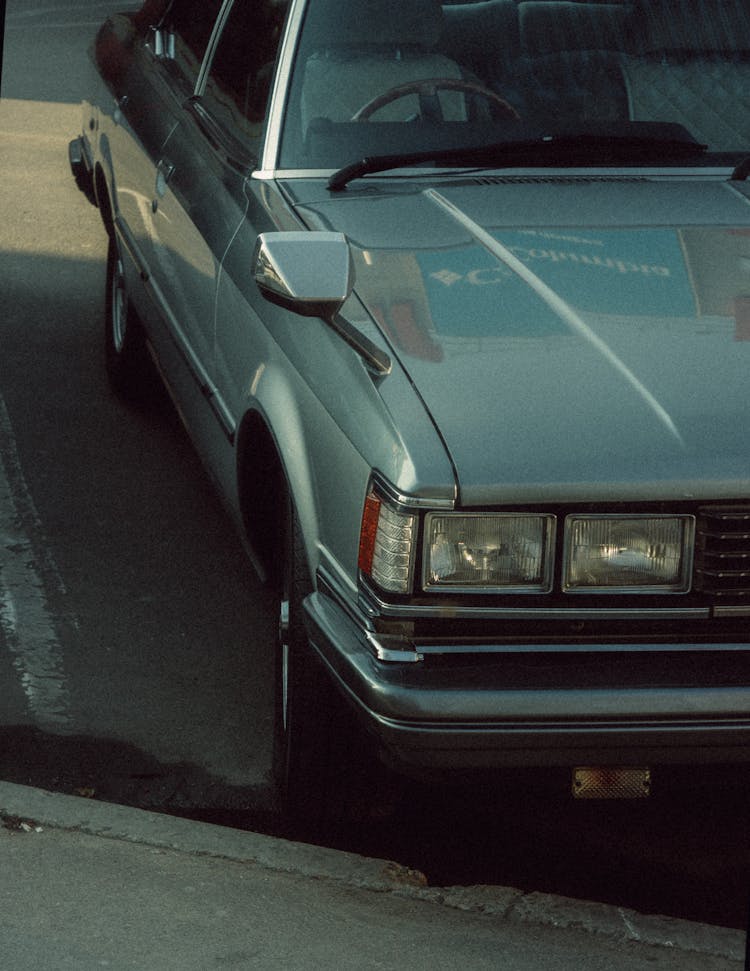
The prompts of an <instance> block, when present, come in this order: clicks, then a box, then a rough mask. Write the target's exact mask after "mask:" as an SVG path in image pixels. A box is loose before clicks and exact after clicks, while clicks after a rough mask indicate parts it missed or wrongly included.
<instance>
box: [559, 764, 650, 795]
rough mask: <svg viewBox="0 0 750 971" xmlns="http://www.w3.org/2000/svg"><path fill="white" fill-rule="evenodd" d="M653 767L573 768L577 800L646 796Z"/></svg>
mask: <svg viewBox="0 0 750 971" xmlns="http://www.w3.org/2000/svg"><path fill="white" fill-rule="evenodd" d="M650 794H651V770H650V769H648V768H635V767H633V766H601V765H595V766H583V767H580V768H577V769H573V796H574V798H576V799H646V798H647V797H648V796H649V795H650Z"/></svg>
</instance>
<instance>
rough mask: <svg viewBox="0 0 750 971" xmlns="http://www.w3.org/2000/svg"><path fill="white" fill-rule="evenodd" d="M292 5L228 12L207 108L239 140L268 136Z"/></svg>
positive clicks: (268, 1)
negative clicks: (267, 124) (277, 67)
mask: <svg viewBox="0 0 750 971" xmlns="http://www.w3.org/2000/svg"><path fill="white" fill-rule="evenodd" d="M287 6H288V2H287V0H256V2H254V3H246V2H242V0H239V2H236V3H235V4H234V5H233V7H232V9H231V10H230V12H229V15H228V17H227V19H226V21H225V24H224V27H223V28H222V32H221V36H220V38H219V40H218V43H217V45H216V48H215V51H214V54H213V57H212V60H211V64H210V67H209V71H208V75H207V79H206V87H205V91H204V94H203V104H204V107H205V108H206V110H208V111H210V112H211V113H212V114H213V115H214V117H215V118H216V119H217V120H218V121H220V122H221V123H223V124H225V125H226V126H227V127H228V128H230V129H232V131H233V133H234V134H235V135H240V136H242V135H243V134H244V135H245V136H247V137H249V138H251V139H256V138H258V137H259V135H260V134H261V132H262V130H263V122H264V119H265V116H266V110H267V106H268V99H269V94H270V89H271V80H272V77H273V71H274V64H275V61H276V54H277V51H278V48H279V41H280V39H281V33H282V29H283V24H284V17H285V15H286V9H287Z"/></svg>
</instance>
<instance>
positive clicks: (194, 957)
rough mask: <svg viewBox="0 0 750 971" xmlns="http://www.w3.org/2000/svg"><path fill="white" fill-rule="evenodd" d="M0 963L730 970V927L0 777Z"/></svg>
mask: <svg viewBox="0 0 750 971" xmlns="http://www.w3.org/2000/svg"><path fill="white" fill-rule="evenodd" d="M0 822H2V827H1V828H0V856H2V859H3V866H2V868H1V869H0V966H2V967H5V968H13V969H14V971H73V969H75V971H89V969H91V971H93V969H96V968H110V969H115V971H121V969H122V971H124V969H133V968H136V969H143V971H146V969H154V968H158V969H160V971H170V969H172V968H174V969H180V971H193V969H195V971H207V969H210V968H230V967H231V968H290V969H295V968H300V969H302V968H304V969H314V968H330V967H336V968H357V969H367V968H373V969H375V968H379V969H390V968H393V969H401V971H411V969H422V968H424V969H427V968H429V969H431V971H438V969H442V968H445V969H451V971H453V969H455V968H456V967H462V966H463V967H467V968H471V969H472V971H474V969H477V971H481V969H484V968H487V969H489V968H493V969H498V968H503V969H505V968H507V969H512V971H532V969H533V971H545V969H549V971H552V969H554V971H567V969H570V971H572V969H576V971H593V969H597V971H626V969H639V968H654V969H659V971H661V969H664V971H667V969H669V971H730V969H739V968H741V966H742V962H743V954H744V946H745V941H744V938H745V935H744V934H742V933H741V932H740V931H734V930H728V929H726V928H716V927H710V926H708V925H704V924H693V923H689V922H686V921H679V920H673V919H667V918H662V917H653V916H643V915H640V914H637V913H635V912H634V911H629V910H625V909H623V908H618V907H611V906H605V905H601V904H593V903H586V902H582V901H574V900H570V899H567V898H562V897H552V896H548V895H544V894H538V893H530V894H524V893H521V892H520V891H518V890H514V889H512V888H502V887H470V888H435V887H427V886H425V885H424V879H423V878H422V876H421V874H419V873H417V872H415V871H410V870H407V869H405V868H403V867H400V866H399V865H397V864H393V863H388V862H387V861H384V860H375V859H368V858H365V857H360V856H356V855H354V854H349V853H340V852H337V851H334V850H328V849H321V848H318V847H311V846H307V845H305V844H301V843H293V842H288V841H283V840H277V839H274V838H272V837H267V836H259V835H257V834H255V833H248V832H239V831H236V830H231V829H226V828H222V827H218V826H212V825H209V824H206V823H196V822H192V821H189V820H183V819H175V818H173V817H169V816H161V815H158V814H155V813H147V812H143V811H141V810H135V809H130V808H126V807H122V806H115V805H111V804H106V803H99V802H95V801H92V800H87V799H83V798H76V797H72V796H64V795H59V794H53V793H49V792H46V791H43V790H38V789H31V788H27V787H24V786H18V785H13V784H10V783H0Z"/></svg>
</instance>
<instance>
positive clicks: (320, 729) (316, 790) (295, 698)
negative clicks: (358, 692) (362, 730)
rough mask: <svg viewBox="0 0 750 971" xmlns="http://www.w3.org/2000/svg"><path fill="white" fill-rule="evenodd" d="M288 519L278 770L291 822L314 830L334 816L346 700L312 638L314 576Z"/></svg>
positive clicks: (277, 680)
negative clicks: (308, 623)
mask: <svg viewBox="0 0 750 971" xmlns="http://www.w3.org/2000/svg"><path fill="white" fill-rule="evenodd" d="M286 519H287V524H286V528H284V530H283V532H284V533H285V542H284V553H285V555H284V561H283V565H282V568H281V571H280V572H281V577H280V578H279V582H278V611H279V613H278V616H279V629H278V638H277V643H276V657H275V661H274V669H275V674H274V694H275V699H274V701H275V714H274V747H273V771H274V777H275V782H276V788H277V796H278V800H279V805H280V809H281V810H282V812H283V813H284V815H285V816H286V818H287V820H288V821H289V822H290V823H293V824H297V825H298V826H301V827H303V828H304V830H305V831H306V832H309V831H311V830H312V831H314V830H317V829H318V828H320V827H321V826H323V825H324V824H325V823H326V822H327V821H328V817H329V808H330V796H331V793H332V789H333V775H334V772H335V771H336V765H337V764H338V756H339V748H340V745H339V744H338V739H337V732H338V728H339V721H340V711H341V702H340V700H339V698H338V697H337V696H336V693H335V689H334V687H333V684H332V683H331V680H330V678H329V676H328V674H327V673H326V672H325V671H324V669H323V666H322V663H321V661H320V660H319V659H318V658H317V656H316V655H315V652H314V649H313V648H312V646H311V645H310V644H309V641H308V638H307V634H306V631H305V628H304V623H303V621H302V601H303V600H304V598H305V596H306V595H307V594H308V593H309V592H310V590H311V583H310V577H309V573H308V569H307V564H306V561H305V556H304V549H303V546H302V538H301V531H300V528H299V524H298V522H297V518H296V515H295V513H294V511H293V510H290V512H289V514H288V515H287V517H286Z"/></svg>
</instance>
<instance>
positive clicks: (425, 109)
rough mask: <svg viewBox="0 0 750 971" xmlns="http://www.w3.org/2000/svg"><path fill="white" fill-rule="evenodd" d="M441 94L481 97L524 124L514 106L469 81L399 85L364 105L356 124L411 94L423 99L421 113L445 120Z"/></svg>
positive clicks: (476, 82) (427, 116) (489, 89)
mask: <svg viewBox="0 0 750 971" xmlns="http://www.w3.org/2000/svg"><path fill="white" fill-rule="evenodd" d="M438 91H461V92H463V93H464V94H476V95H479V96H480V97H482V98H486V99H487V101H489V102H491V103H492V104H494V105H497V106H498V107H499V108H500V110H501V112H502V117H503V118H508V119H510V120H512V121H520V120H521V116H520V115H519V114H518V112H517V111H516V109H515V108H514V107H513V105H512V104H510V103H509V102H508V101H506V100H505V98H501V97H500V95H499V94H496V93H495V92H494V91H492V90H491V88H487V87H485V85H483V84H480V83H479V82H478V81H470V80H468V79H467V78H427V79H425V80H423V81H408V82H407V83H406V84H398V85H396V86H395V87H393V88H389V89H388V90H387V91H384V92H383V94H379V95H377V97H375V98H372V99H371V100H370V101H368V102H367V104H365V105H363V106H362V107H361V108H360V109H359V111H357V112H356V113H355V114H354V115H352V121H368V120H369V118H370V116H371V115H374V114H375V112H376V111H379V109H380V108H383V107H384V106H385V105H388V104H390V103H391V102H392V101H398V100H399V98H405V97H406V96H407V95H409V94H416V95H418V96H419V110H420V113H421V114H422V115H423V116H424V117H425V118H436V119H437V120H443V113H442V109H441V106H440V101H439V99H438V97H437V93H438Z"/></svg>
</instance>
